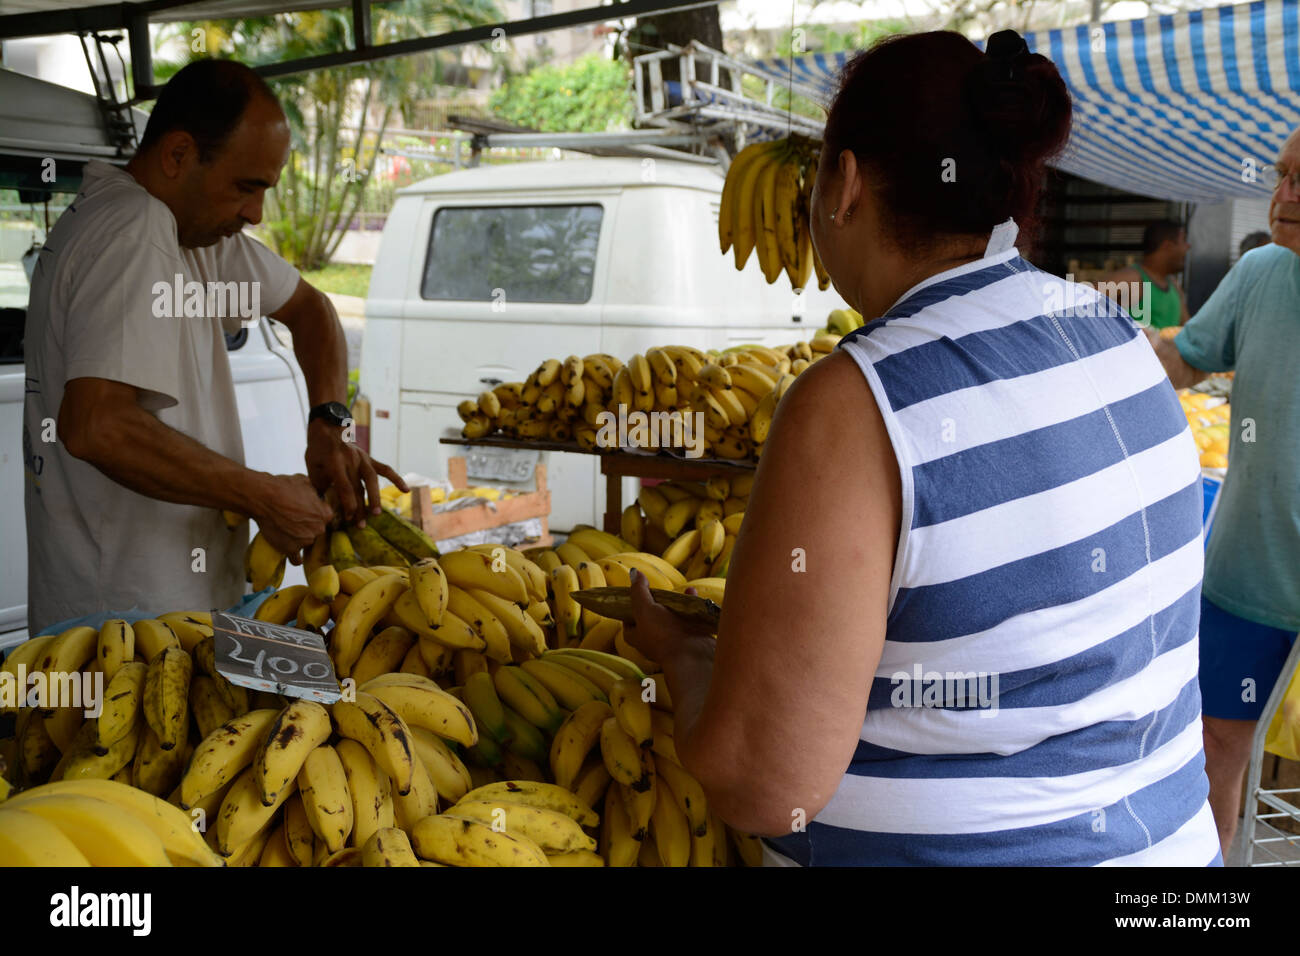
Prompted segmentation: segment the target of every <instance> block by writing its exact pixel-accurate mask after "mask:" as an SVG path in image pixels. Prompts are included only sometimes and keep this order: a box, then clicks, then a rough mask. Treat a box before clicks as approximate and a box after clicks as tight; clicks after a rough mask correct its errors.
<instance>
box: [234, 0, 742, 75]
mask: <svg viewBox="0 0 1300 956" xmlns="http://www.w3.org/2000/svg"><path fill="white" fill-rule="evenodd" d="M718 2H719V0H625V2H622V3H612V4H607V5H604V6H597V7H582V8H581V9H578V10H566V11H565V12H563V13H552V14H548V15H546V16H542V17H530V18H528V19H526V20H507V21H505V22H504V23H491V24H486V25H484V26H481V27H466V28H465V29H462V30H452V31H450V32H448V33H440V34H438V35H437V36H430V37H417V38H415V39H411V40H399V41H397V42H396V43H383V44H380V45H379V46H372V47H370V48H369V49H366V50H341V51H339V52H337V53H326V54H323V55H321V56H311V57H305V58H303V59H301V60H289V61H287V62H284V63H271V64H267V65H265V66H259V67H255V69H256V70H257V72H258V73H260V74H261V75H262V76H290V75H292V74H295V73H306V72H309V71H311V70H324V69H329V68H331V67H336V66H351V65H353V64H357V63H367V62H370V61H373V60H383V59H388V58H390V57H395V56H409V55H411V54H412V53H426V52H428V51H429V50H439V49H446V48H448V47H455V46H466V45H468V44H470V43H478V42H480V41H483V40H491V39H493V38H495V37H496V36H498V35H499V34H498V33H497V31H498V30H499V31H501V33H502V34H504V35H505V36H527V35H528V34H531V33H545V32H547V31H548V30H560V29H564V28H566V27H576V26H583V25H585V24H588V23H601V22H603V21H605V20H619V19H622V18H624V17H640V16H648V15H651V14H655V13H662V12H665V11H667V10H690V9H694V8H696V7H712V6H716V5H717V4H718Z"/></svg>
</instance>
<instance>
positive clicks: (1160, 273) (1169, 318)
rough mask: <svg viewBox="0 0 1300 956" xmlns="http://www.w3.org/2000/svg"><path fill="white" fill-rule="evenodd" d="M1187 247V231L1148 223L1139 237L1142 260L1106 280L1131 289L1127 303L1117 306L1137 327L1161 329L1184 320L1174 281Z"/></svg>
mask: <svg viewBox="0 0 1300 956" xmlns="http://www.w3.org/2000/svg"><path fill="white" fill-rule="evenodd" d="M1187 248H1188V246H1187V230H1185V229H1184V228H1183V227H1182V226H1180V225H1179V224H1178V223H1176V222H1170V221H1168V220H1163V221H1161V222H1155V223H1152V224H1151V225H1149V226H1147V228H1146V231H1145V232H1144V233H1143V234H1142V261H1141V262H1140V263H1138V264H1137V265H1136V266H1130V267H1129V268H1127V269H1120V270H1119V271H1118V272H1114V273H1112V274H1111V275H1110V276H1109V277H1108V278H1107V279H1106V281H1107V282H1111V283H1120V282H1122V283H1124V284H1125V287H1126V288H1128V289H1129V290H1131V291H1130V292H1129V301H1128V302H1122V301H1121V303H1120V304H1121V305H1123V306H1124V307H1125V308H1127V309H1128V312H1129V315H1131V316H1133V319H1134V320H1135V321H1136V322H1138V323H1139V324H1140V325H1142V326H1145V327H1149V328H1153V329H1165V328H1171V327H1173V326H1177V325H1182V324H1183V323H1185V322H1186V321H1187V300H1186V299H1185V298H1184V297H1183V290H1182V289H1181V288H1179V286H1178V280H1177V279H1175V278H1174V273H1175V272H1182V271H1183V260H1184V259H1186V258H1187Z"/></svg>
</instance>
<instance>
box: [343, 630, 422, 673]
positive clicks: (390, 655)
mask: <svg viewBox="0 0 1300 956" xmlns="http://www.w3.org/2000/svg"><path fill="white" fill-rule="evenodd" d="M413 647H415V635H414V634H412V633H411V632H410V631H408V630H407V629H406V628H404V627H401V626H400V625H394V626H392V627H386V628H384V629H383V630H382V631H380V632H379V633H378V634H376V635H375V636H374V637H372V638H371V639H370V640H369V641H368V642H367V643H366V646H365V649H364V650H362V652H361V656H360V657H358V658H357V662H356V664H354V665H353V666H352V679H353V680H354V681H356V682H357V685H358V686H360V685H362V684H364V683H366V682H367V681H369V680H372V679H373V678H375V677H378V676H379V675H380V674H390V673H392V672H393V671H396V670H398V669H399V668H401V666H402V661H404V660H405V659H406V655H407V654H408V653H410V651H411V649H412V648H413Z"/></svg>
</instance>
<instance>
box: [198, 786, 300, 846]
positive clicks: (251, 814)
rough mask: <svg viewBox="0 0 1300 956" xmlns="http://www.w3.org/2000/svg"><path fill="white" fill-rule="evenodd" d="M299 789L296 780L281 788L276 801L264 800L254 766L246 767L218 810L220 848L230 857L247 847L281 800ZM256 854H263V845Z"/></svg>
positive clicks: (278, 806) (267, 822)
mask: <svg viewBox="0 0 1300 956" xmlns="http://www.w3.org/2000/svg"><path fill="white" fill-rule="evenodd" d="M297 789H298V782H297V781H296V780H294V781H293V782H292V783H291V785H290V786H287V787H285V788H284V789H283V790H281V791H280V794H279V796H278V797H277V799H276V801H275V802H274V803H272V804H271V805H270V806H267V805H266V804H264V803H262V797H261V787H259V786H258V783H257V780H256V779H255V778H254V776H253V768H252V767H248V768H247V769H245V770H244V771H243V773H241V774H240V775H239V776H238V777H237V778H236V779H235V782H234V783H233V784H231V786H230V790H229V791H228V792H227V793H226V798H225V799H224V800H222V801H221V809H220V810H219V811H217V838H216V839H217V852H218V853H221V854H222V855H224V856H226V857H228V858H229V857H233V856H235V855H236V854H235V851H237V850H242V849H243V848H245V847H246V846H247V844H248V843H249V841H250V840H252V839H254V838H255V837H257V836H258V834H259V833H261V832H262V831H263V830H266V829H267V828H268V826H269V825H270V824H271V822H272V821H273V820H274V819H275V816H276V813H277V812H278V811H279V809H280V806H281V804H283V803H284V801H285V800H287V799H289V797H290V795H291V794H293V793H294V792H296V791H297ZM262 845H263V846H265V843H263V844H262ZM257 855H258V856H260V855H261V853H260V849H259V851H258V854H257ZM227 862H228V863H229V862H230V861H229V860H227Z"/></svg>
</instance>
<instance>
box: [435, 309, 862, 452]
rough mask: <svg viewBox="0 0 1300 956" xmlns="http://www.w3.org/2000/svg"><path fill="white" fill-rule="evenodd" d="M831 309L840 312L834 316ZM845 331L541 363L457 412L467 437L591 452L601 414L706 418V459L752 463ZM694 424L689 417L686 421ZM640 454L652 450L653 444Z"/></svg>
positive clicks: (631, 435) (648, 441) (632, 437)
mask: <svg viewBox="0 0 1300 956" xmlns="http://www.w3.org/2000/svg"><path fill="white" fill-rule="evenodd" d="M837 311H839V310H837ZM842 334H843V333H837V332H833V331H829V330H826V329H820V330H818V331H817V333H816V334H815V335H814V336H813V338H812V340H811V341H808V342H796V343H794V344H793V345H790V346H786V347H783V348H771V347H768V346H764V345H740V346H735V347H733V348H729V349H726V350H724V351H708V352H702V351H700V350H699V349H695V348H692V347H690V346H686V345H665V346H662V347H658V348H652V349H648V350H647V351H646V352H645V353H644V354H637V355H633V356H632V357H631V358H630V359H628V361H627V364H626V365H624V364H623V362H622V361H620V360H619V359H617V358H615V357H614V356H612V355H606V354H603V353H601V354H595V355H588V356H586V357H585V358H579V357H578V356H576V355H571V356H569V357H568V358H566V359H564V360H563V361H560V360H559V359H547V360H546V361H544V362H543V363H542V364H541V365H539V366H538V367H537V369H536V370H535V371H534V372H533V373H532V374H531V375H529V376H528V380H527V381H524V382H505V383H503V384H501V385H498V386H496V387H495V388H493V389H492V390H491V391H486V392H483V393H482V394H481V395H479V397H478V398H477V399H466V400H465V401H463V402H461V403H460V405H459V406H458V407H457V409H456V410H457V413H458V414H459V415H460V417H461V420H462V421H463V422H464V423H465V424H464V427H463V428H462V430H461V434H462V435H463V436H464V437H465V438H469V439H475V438H485V437H487V436H489V435H493V434H496V433H497V432H500V433H501V434H502V435H504V436H505V437H507V438H513V439H532V440H545V441H554V442H570V441H572V442H576V443H577V445H578V446H579V447H580V448H582V449H585V450H587V451H592V450H596V449H597V448H598V447H599V446H598V439H599V437H600V436H599V429H600V426H601V423H602V421H608V419H602V418H601V417H600V416H601V415H602V413H606V412H608V413H609V414H611V415H613V416H614V420H618V418H619V411H620V409H622V410H623V412H624V415H625V416H626V415H628V414H630V413H632V412H633V411H640V412H646V413H653V412H663V413H665V414H666V416H667V419H668V421H669V422H674V423H675V422H676V421H677V419H678V418H679V417H680V416H683V415H691V414H692V413H695V412H698V413H700V414H702V415H703V416H704V419H703V421H704V457H705V458H715V459H729V460H756V459H757V458H759V457H760V456H761V455H762V452H763V443H764V442H765V441H766V440H767V434H768V430H769V429H770V427H771V424H772V415H773V414H774V413H775V411H776V405H777V402H779V401H780V400H781V397H782V396H783V395H784V394H785V392H786V389H788V388H789V387H790V385H791V383H792V382H793V381H794V380H795V377H796V376H798V375H799V374H800V373H801V372H803V371H804V370H805V369H807V368H808V367H809V366H811V365H812V364H813V363H814V362H816V361H818V360H820V359H821V358H823V357H825V356H826V355H829V354H830V353H831V352H832V351H833V350H834V348H835V346H836V344H837V343H838V342H839V340H840V338H841V337H842ZM695 420H696V419H691V421H692V422H694V421H695ZM628 437H629V439H630V440H632V441H634V442H637V443H638V444H639V445H640V447H644V448H651V447H655V446H654V445H653V444H652V443H651V442H652V437H651V436H647V438H646V440H645V442H644V443H641V442H640V441H639V440H638V438H637V435H636V433H635V432H631V431H630V432H629V435H628Z"/></svg>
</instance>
